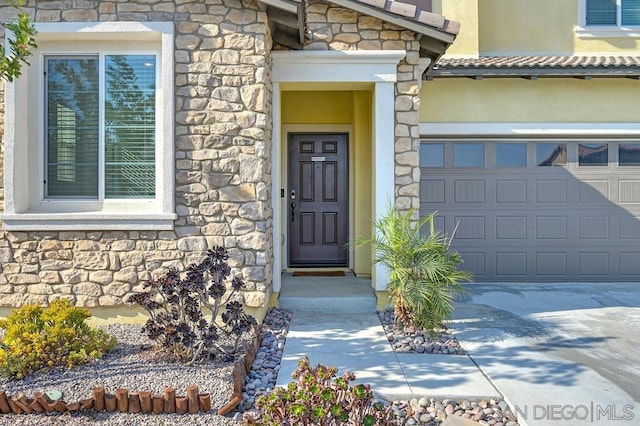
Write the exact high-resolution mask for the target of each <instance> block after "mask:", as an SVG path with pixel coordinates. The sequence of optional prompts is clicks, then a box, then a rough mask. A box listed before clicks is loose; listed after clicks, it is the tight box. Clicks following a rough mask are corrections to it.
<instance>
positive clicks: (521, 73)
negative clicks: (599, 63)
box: [426, 68, 640, 80]
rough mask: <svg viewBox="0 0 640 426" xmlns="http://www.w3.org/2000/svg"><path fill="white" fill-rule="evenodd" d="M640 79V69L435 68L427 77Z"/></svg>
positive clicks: (477, 78) (478, 78)
mask: <svg viewBox="0 0 640 426" xmlns="http://www.w3.org/2000/svg"><path fill="white" fill-rule="evenodd" d="M510 77H511V78H527V79H536V78H571V77H573V78H581V79H590V78H632V79H639V78H640V69H602V68H599V69H557V68H555V69H554V68H519V69H515V70H514V69H499V68H489V69H469V68H464V69H438V68H433V69H432V70H430V72H429V73H428V75H426V79H427V80H432V79H435V78H474V79H476V80H481V79H483V78H510Z"/></svg>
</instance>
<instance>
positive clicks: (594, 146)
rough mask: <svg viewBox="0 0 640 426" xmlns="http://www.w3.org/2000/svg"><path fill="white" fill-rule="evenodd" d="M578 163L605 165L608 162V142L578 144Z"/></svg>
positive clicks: (581, 164)
mask: <svg viewBox="0 0 640 426" xmlns="http://www.w3.org/2000/svg"><path fill="white" fill-rule="evenodd" d="M578 164H579V165H580V166H606V165H608V164H609V144H606V143H604V144H598V143H580V144H578Z"/></svg>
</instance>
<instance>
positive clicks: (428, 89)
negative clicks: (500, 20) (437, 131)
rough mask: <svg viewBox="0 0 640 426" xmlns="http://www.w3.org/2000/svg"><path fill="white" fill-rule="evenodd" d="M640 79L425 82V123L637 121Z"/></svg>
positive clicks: (458, 79) (423, 116)
mask: <svg viewBox="0 0 640 426" xmlns="http://www.w3.org/2000/svg"><path fill="white" fill-rule="evenodd" d="M638 85H639V82H638V81H637V80H629V79H600V78H597V79H593V80H587V81H585V80H580V79H573V78H563V79H556V78H553V79H551V78H550V79H539V80H535V81H530V80H526V79H521V78H511V79H489V78H487V79H484V80H481V81H476V80H472V79H468V78H439V79H435V80H433V81H427V82H425V83H424V84H423V86H422V89H421V91H420V95H421V97H422V99H423V102H422V109H421V110H420V121H421V122H431V123H437V122H525V123H526V122H533V123H544V122H585V123H598V122H609V123H611V122H629V123H634V122H638V111H640V98H639V97H638V96H636V94H635V93H637V91H638V88H639V86H638Z"/></svg>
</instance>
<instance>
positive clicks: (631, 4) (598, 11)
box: [585, 0, 640, 27]
mask: <svg viewBox="0 0 640 426" xmlns="http://www.w3.org/2000/svg"><path fill="white" fill-rule="evenodd" d="M586 7H587V10H586V22H585V23H586V25H587V26H595V25H607V26H618V27H629V26H638V25H640V0H586Z"/></svg>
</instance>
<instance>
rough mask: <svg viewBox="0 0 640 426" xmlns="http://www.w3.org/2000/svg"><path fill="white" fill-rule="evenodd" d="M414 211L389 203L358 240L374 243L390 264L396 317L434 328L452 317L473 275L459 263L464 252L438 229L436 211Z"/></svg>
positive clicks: (378, 255)
mask: <svg viewBox="0 0 640 426" xmlns="http://www.w3.org/2000/svg"><path fill="white" fill-rule="evenodd" d="M415 216H416V215H415V211H414V210H409V211H406V212H398V211H397V210H395V209H394V208H393V207H391V206H390V207H389V209H388V211H387V213H385V215H384V216H382V217H381V218H380V219H378V220H376V221H375V222H374V223H373V226H374V229H375V233H374V236H373V237H372V238H370V239H366V240H362V241H360V242H359V243H360V244H371V245H372V248H373V249H374V250H375V262H376V263H381V264H383V265H385V266H386V267H387V268H388V270H389V283H388V287H387V291H388V294H389V298H390V302H391V304H392V305H393V308H394V310H395V316H396V320H397V321H400V322H402V323H403V324H405V325H411V326H414V327H419V328H423V329H425V330H431V329H434V328H437V327H441V326H442V325H443V322H444V320H446V319H448V318H450V316H451V313H452V312H453V299H454V297H455V296H457V295H459V294H461V293H463V292H465V291H466V289H465V288H464V287H463V286H462V284H460V283H461V281H469V280H471V274H470V273H468V272H465V271H461V270H459V269H458V266H459V264H460V263H461V262H462V259H461V257H460V255H459V254H458V253H457V252H455V251H450V250H449V248H450V247H449V242H450V239H449V238H447V237H446V236H445V235H444V234H442V233H440V232H437V231H436V230H435V228H434V219H435V217H436V214H435V213H433V214H430V215H429V216H427V217H424V218H422V219H420V220H416V219H415ZM422 230H424V231H425V232H424V233H421V231H422Z"/></svg>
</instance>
